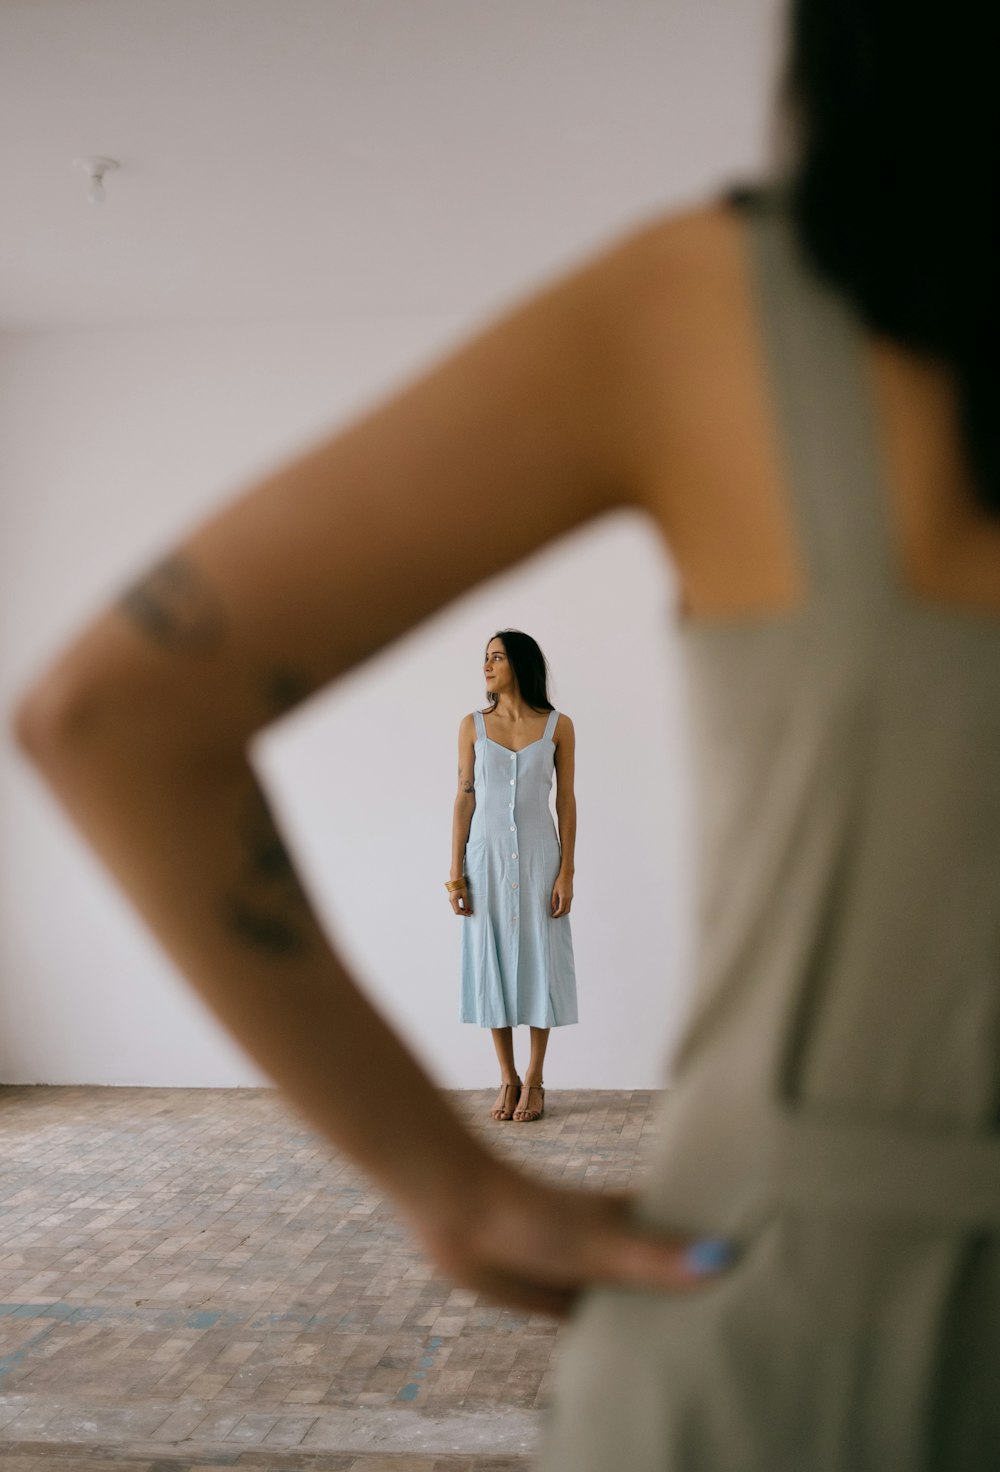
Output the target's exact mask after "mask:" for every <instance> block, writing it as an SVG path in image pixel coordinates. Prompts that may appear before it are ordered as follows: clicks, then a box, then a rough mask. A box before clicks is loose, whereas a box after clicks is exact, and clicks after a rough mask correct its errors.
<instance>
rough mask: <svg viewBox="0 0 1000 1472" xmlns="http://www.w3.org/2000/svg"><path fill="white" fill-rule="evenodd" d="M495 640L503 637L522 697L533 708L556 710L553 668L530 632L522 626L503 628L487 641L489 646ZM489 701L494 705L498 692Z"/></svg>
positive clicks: (489, 697)
mask: <svg viewBox="0 0 1000 1472" xmlns="http://www.w3.org/2000/svg"><path fill="white" fill-rule="evenodd" d="M494 639H499V640H501V642H502V643H503V647H504V649H505V651H506V654H507V659H508V661H509V662H510V667H511V669H512V670H513V671H514V679H515V680H516V681H517V688H518V690H519V691H520V692H521V699H522V700H523V701H524V702H525V703H526V704H527V705H530V706H531V708H532V710H554V709H555V707H554V706H553V704H552V702H551V700H550V699H549V667H548V664H547V662H546V659H545V655H544V654H543V653H542V651H541V650H540V649H539V647H538V645H537V644H536V643H535V641H534V639H533V638H532V637H531V635H530V634H522V633H521V630H520V629H500V630H499V632H498V633H496V634H494V635H493V636H492V637H491V638H490V639H487V641H486V648H487V649H489V647H490V645H491V644H492V643H493V640H494ZM486 698H487V700H488V701H489V703H490V706H491V707H493V706H495V705H496V703H497V696H496V695H495V694H492V693H491V694H488V695H487V697H486Z"/></svg>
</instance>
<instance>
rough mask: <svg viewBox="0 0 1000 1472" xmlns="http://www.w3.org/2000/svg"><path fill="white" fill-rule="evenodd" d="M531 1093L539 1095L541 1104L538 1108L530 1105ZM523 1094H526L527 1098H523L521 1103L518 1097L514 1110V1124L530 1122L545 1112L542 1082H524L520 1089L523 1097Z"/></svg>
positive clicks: (539, 1117)
mask: <svg viewBox="0 0 1000 1472" xmlns="http://www.w3.org/2000/svg"><path fill="white" fill-rule="evenodd" d="M532 1094H540V1095H541V1104H540V1107H539V1108H538V1109H533V1108H532V1107H531V1096H532ZM525 1095H527V1098H526V1099H525V1101H524V1103H523V1104H522V1103H521V1100H520V1099H519V1100H518V1104H517V1108H516V1109H515V1110H514V1114H513V1119H514V1122H515V1124H531V1123H532V1122H533V1121H534V1120H536V1119H541V1117H542V1115H543V1114H544V1113H545V1085H544V1084H525V1085H524V1088H523V1090H522V1095H521V1097H522V1098H524V1096H525Z"/></svg>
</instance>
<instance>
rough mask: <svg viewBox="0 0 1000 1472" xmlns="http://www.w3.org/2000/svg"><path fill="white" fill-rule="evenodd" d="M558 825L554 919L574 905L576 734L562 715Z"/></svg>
mask: <svg viewBox="0 0 1000 1472" xmlns="http://www.w3.org/2000/svg"><path fill="white" fill-rule="evenodd" d="M556 734H557V735H558V738H559V739H558V741H557V742H556V754H555V764H556V822H557V824H558V826H559V847H560V849H561V850H562V859H561V861H560V864H559V874H558V876H557V878H556V882H555V885H554V887H553V890H552V915H553V918H554V919H558V918H560V917H561V916H563V915H568V914H569V912H570V909H571V908H572V904H573V875H574V873H575V870H576V864H575V854H576V793H575V791H574V787H573V783H574V778H575V773H576V731H575V730H574V729H573V722H572V721H571V720H570V718H569V716H565V715H561V716H560V717H559V724H558V726H557V728H556Z"/></svg>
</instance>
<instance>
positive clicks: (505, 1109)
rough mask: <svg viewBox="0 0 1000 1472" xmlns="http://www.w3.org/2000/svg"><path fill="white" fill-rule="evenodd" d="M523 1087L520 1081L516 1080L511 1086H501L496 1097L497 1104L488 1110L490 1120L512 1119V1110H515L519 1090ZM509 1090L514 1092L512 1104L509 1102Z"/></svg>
mask: <svg viewBox="0 0 1000 1472" xmlns="http://www.w3.org/2000/svg"><path fill="white" fill-rule="evenodd" d="M523 1087H524V1086H523V1084H522V1083H521V1080H520V1079H518V1080H517V1082H516V1083H513V1084H501V1085H500V1092H499V1094H498V1095H497V1102H496V1103H495V1104H494V1106H493V1108H492V1109H491V1110H490V1119H513V1118H514V1110H515V1109H516V1108H517V1105H518V1103H519V1102H520V1098H521V1089H522V1088H523ZM511 1090H513V1091H514V1099H513V1102H512V1101H511V1097H510V1095H511Z"/></svg>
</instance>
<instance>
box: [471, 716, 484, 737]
mask: <svg viewBox="0 0 1000 1472" xmlns="http://www.w3.org/2000/svg"><path fill="white" fill-rule="evenodd" d="M472 719H473V720H474V721H475V723H476V739H477V740H478V739H479V737H481V736H485V735H486V722H485V721H484V720H483V713H482V711H481V710H474V711H473V712H472Z"/></svg>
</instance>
